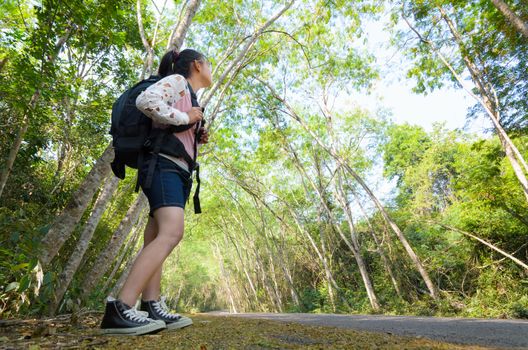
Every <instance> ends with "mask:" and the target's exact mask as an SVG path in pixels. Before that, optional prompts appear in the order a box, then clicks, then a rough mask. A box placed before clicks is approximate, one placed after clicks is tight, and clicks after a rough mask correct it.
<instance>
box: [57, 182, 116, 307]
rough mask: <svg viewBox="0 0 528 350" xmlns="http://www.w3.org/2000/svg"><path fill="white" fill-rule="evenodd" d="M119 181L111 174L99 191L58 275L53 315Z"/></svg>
mask: <svg viewBox="0 0 528 350" xmlns="http://www.w3.org/2000/svg"><path fill="white" fill-rule="evenodd" d="M118 181H119V179H118V178H117V177H115V176H113V175H110V176H109V177H108V178H107V179H106V181H105V184H104V185H103V188H102V190H101V192H100V193H99V196H98V197H97V200H96V201H95V204H94V207H93V210H92V212H91V214H90V217H89V218H88V220H87V222H86V224H85V225H84V227H83V230H82V232H81V235H80V237H79V239H78V241H77V242H76V244H75V250H74V251H73V253H72V254H71V255H70V257H69V259H68V262H67V263H66V266H65V267H64V269H63V270H62V272H61V273H60V274H59V276H58V283H57V286H56V287H55V289H54V293H53V297H52V299H51V302H50V304H49V309H48V311H49V313H50V314H51V315H54V314H55V313H56V312H57V308H58V306H59V305H60V302H61V300H62V297H63V296H64V293H66V290H67V289H68V286H69V285H70V282H71V281H72V280H73V276H74V275H75V272H76V271H77V269H78V268H79V265H80V263H81V260H82V258H83V256H84V254H85V253H86V251H87V250H88V245H89V243H90V240H91V239H92V237H93V234H94V232H95V228H96V227H97V224H98V223H99V221H100V220H101V217H102V216H103V213H104V211H105V209H106V206H107V204H108V202H110V199H111V198H112V194H113V193H114V192H115V190H116V189H117V185H118Z"/></svg>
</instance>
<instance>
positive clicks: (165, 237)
mask: <svg viewBox="0 0 528 350" xmlns="http://www.w3.org/2000/svg"><path fill="white" fill-rule="evenodd" d="M182 238H183V232H181V231H180V232H178V231H173V232H170V233H161V232H160V233H159V234H158V237H157V238H156V239H159V240H160V241H161V242H163V243H164V246H166V247H168V248H169V249H170V251H172V250H173V249H174V248H176V246H177V245H178V244H179V243H180V241H181V240H182Z"/></svg>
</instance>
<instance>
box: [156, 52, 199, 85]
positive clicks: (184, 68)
mask: <svg viewBox="0 0 528 350" xmlns="http://www.w3.org/2000/svg"><path fill="white" fill-rule="evenodd" d="M205 59H206V58H205V56H204V55H202V54H201V53H199V52H198V51H196V50H192V49H185V50H183V51H181V52H178V51H176V50H170V51H169V52H167V53H166V54H165V55H163V57H162V58H161V62H160V65H159V69H158V74H159V75H160V76H161V77H162V78H163V77H166V76H167V75H171V74H181V75H183V76H184V77H185V78H188V77H189V76H190V75H191V64H192V63H193V61H195V60H199V61H205Z"/></svg>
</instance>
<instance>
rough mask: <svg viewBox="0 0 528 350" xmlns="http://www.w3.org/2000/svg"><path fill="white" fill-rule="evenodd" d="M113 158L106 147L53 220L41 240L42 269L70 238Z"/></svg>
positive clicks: (112, 152) (107, 171) (112, 151)
mask: <svg viewBox="0 0 528 350" xmlns="http://www.w3.org/2000/svg"><path fill="white" fill-rule="evenodd" d="M113 156H114V150H113V149H112V146H111V145H108V147H107V148H106V150H105V151H104V152H103V154H102V155H101V157H99V159H97V161H96V162H95V165H94V167H93V168H92V170H90V172H89V173H88V175H87V176H86V178H85V179H84V181H83V182H82V183H81V185H80V186H79V188H78V189H77V191H75V193H74V194H73V195H72V197H71V199H70V201H69V203H68V204H67V205H66V207H65V208H64V209H63V210H62V212H61V214H60V215H59V216H58V217H57V218H56V219H55V221H54V222H53V225H52V226H51V228H50V229H49V231H48V233H47V234H46V236H44V238H43V239H42V241H41V250H40V255H39V260H40V263H41V264H42V266H43V267H44V268H45V267H46V266H48V265H49V264H50V263H51V260H52V259H53V258H54V257H55V255H57V253H58V252H59V250H60V248H61V247H62V245H63V244H64V242H66V240H67V239H68V238H69V237H70V236H71V234H72V232H73V230H74V229H75V226H76V225H77V224H78V223H79V220H80V219H81V217H82V214H83V213H84V211H85V210H86V208H87V207H88V205H89V204H90V201H91V200H92V198H93V196H94V194H95V192H96V190H97V189H98V188H99V186H101V182H102V181H103V179H104V178H106V177H107V176H108V174H109V173H110V170H111V169H110V161H111V160H112V158H113Z"/></svg>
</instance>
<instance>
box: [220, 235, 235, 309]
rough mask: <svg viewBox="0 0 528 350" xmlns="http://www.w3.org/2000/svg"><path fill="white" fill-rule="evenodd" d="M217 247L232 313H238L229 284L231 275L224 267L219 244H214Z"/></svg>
mask: <svg viewBox="0 0 528 350" xmlns="http://www.w3.org/2000/svg"><path fill="white" fill-rule="evenodd" d="M214 245H215V252H216V255H217V257H218V260H219V261H220V272H221V273H222V276H223V278H222V281H223V282H224V285H225V289H226V291H227V297H228V298H229V303H230V304H231V312H233V313H237V312H238V311H237V307H236V305H235V300H234V298H233V291H232V290H231V287H230V283H229V275H228V274H227V271H226V269H225V266H224V258H223V256H222V253H221V252H220V248H219V247H218V243H216V242H215V243H214Z"/></svg>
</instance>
